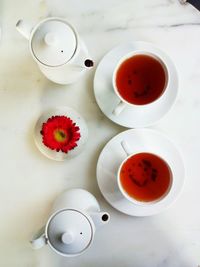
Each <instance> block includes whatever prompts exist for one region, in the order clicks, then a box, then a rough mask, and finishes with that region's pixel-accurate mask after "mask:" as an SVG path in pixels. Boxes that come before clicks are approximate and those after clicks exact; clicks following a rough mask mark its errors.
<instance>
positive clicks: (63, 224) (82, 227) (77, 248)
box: [46, 209, 93, 256]
mask: <svg viewBox="0 0 200 267" xmlns="http://www.w3.org/2000/svg"><path fill="white" fill-rule="evenodd" d="M46 235H47V240H48V242H49V244H50V245H51V246H52V247H53V248H54V249H55V250H56V251H58V252H59V253H61V254H62V255H72V256H73V255H76V254H80V253H81V252H83V251H84V250H85V249H86V248H87V247H88V246H89V245H90V243H91V241H92V238H93V228H92V225H91V222H90V221H89V219H88V218H87V217H86V216H85V215H84V214H83V213H81V212H79V211H77V210H73V209H64V210H61V211H59V212H58V213H56V214H54V215H53V217H51V218H50V220H49V222H48V224H47V229H46Z"/></svg>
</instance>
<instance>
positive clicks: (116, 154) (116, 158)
mask: <svg viewBox="0 0 200 267" xmlns="http://www.w3.org/2000/svg"><path fill="white" fill-rule="evenodd" d="M122 140H126V141H127V143H128V144H129V146H130V148H131V150H132V152H133V153H138V152H144V151H145V152H151V153H153V152H154V153H155V154H157V155H160V156H161V157H162V158H163V159H165V160H166V161H167V162H168V164H169V165H170V167H171V169H172V172H173V185H172V189H171V191H170V192H169V194H168V195H167V196H166V198H164V199H163V200H162V201H161V202H158V203H156V204H154V205H149V206H142V205H141V206H139V205H137V204H134V203H132V202H130V201H128V200H127V199H126V198H125V197H124V196H123V195H122V193H121V192H120V191H119V188H118V185H117V170H118V167H119V166H120V163H121V162H122V161H123V160H124V159H125V158H126V155H125V152H124V150H123V149H122V147H121V144H120V143H121V141H122ZM184 173H185V171H184V164H183V161H182V158H181V156H180V154H179V152H178V150H177V148H176V147H175V145H174V144H173V143H172V142H171V141H170V140H169V139H168V138H167V137H165V136H164V135H163V134H161V133H159V132H157V131H153V130H150V129H134V130H133V129H131V130H127V131H124V132H122V133H120V134H118V135H117V136H115V137H114V138H112V139H111V140H110V141H109V142H108V143H107V144H106V146H105V147H104V149H103V150H102V152H101V154H100V156H99V159H98V163H97V182H98V185H99V188H100V190H101V193H102V194H103V196H104V198H105V199H106V200H107V201H108V202H109V203H110V205H111V206H113V207H114V208H115V209H117V210H119V211H121V212H123V213H125V214H128V215H132V216H150V215H154V214H157V213H159V212H161V211H163V210H164V209H166V208H167V207H168V206H169V205H170V204H172V203H173V202H174V200H175V199H176V198H177V196H178V195H179V193H180V191H181V189H182V187H183V184H184Z"/></svg>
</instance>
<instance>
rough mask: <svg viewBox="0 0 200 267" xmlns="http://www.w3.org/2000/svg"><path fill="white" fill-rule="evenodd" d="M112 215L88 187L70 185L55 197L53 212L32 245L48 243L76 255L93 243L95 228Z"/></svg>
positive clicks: (63, 252)
mask: <svg viewBox="0 0 200 267" xmlns="http://www.w3.org/2000/svg"><path fill="white" fill-rule="evenodd" d="M109 219H110V216H109V214H108V213H106V212H100V207H99V204H98V202H97V200H96V198H95V197H94V196H93V195H92V194H91V193H89V192H88V191H86V190H83V189H70V190H67V191H65V192H64V193H63V194H61V195H60V196H59V197H58V198H57V199H56V201H55V203H54V206H53V211H52V215H51V216H50V218H49V219H48V221H47V223H46V225H45V226H43V227H42V229H41V230H39V231H38V233H37V234H36V235H35V236H34V237H33V239H32V240H31V243H32V246H33V248H36V249H37V248H41V247H43V246H44V245H46V244H48V245H49V246H50V247H51V248H52V249H53V250H54V251H55V252H57V253H58V254H59V255H62V256H68V257H69V256H77V255H80V254H81V253H83V252H84V251H85V250H86V249H87V248H88V247H89V246H90V245H91V243H92V241H93V238H94V234H95V231H96V229H97V228H98V227H99V226H101V225H104V224H106V223H107V222H108V221H109Z"/></svg>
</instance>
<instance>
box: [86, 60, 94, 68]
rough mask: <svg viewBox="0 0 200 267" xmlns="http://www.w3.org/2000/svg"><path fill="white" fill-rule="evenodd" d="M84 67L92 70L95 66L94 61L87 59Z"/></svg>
mask: <svg viewBox="0 0 200 267" xmlns="http://www.w3.org/2000/svg"><path fill="white" fill-rule="evenodd" d="M84 65H85V67H86V68H92V67H93V66H94V61H93V60H91V59H86V60H85V62H84Z"/></svg>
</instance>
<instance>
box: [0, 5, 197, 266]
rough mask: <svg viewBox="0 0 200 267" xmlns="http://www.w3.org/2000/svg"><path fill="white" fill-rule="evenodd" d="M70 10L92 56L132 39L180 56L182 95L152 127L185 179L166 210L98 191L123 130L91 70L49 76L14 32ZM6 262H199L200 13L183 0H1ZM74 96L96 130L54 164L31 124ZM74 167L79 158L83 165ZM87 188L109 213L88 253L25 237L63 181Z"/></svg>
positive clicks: (1, 193) (1, 208)
mask: <svg viewBox="0 0 200 267" xmlns="http://www.w3.org/2000/svg"><path fill="white" fill-rule="evenodd" d="M48 15H56V16H64V17H66V18H67V19H68V20H69V21H70V22H71V23H73V24H74V26H75V27H76V28H77V29H78V31H79V33H80V34H81V35H82V37H83V39H84V40H85V42H86V44H87V46H88V48H89V50H90V52H91V54H92V55H93V58H94V59H95V61H96V63H98V62H99V60H100V59H101V57H102V56H103V55H104V54H105V53H106V52H107V51H109V49H111V48H112V47H113V46H115V45H117V44H118V43H120V42H125V41H130V40H144V41H149V42H153V43H156V44H157V45H159V46H160V47H161V48H162V49H164V50H165V51H166V52H168V54H169V55H170V56H171V57H172V59H173V60H174V62H175V64H176V66H177V68H178V71H179V76H180V94H179V97H178V101H177V103H176V104H175V106H174V108H173V109H172V110H171V111H170V112H169V114H168V115H167V116H166V117H165V118H164V119H163V120H162V121H161V122H160V123H159V124H158V125H156V126H155V127H153V128H155V129H158V130H160V131H163V132H165V133H167V134H168V136H169V137H170V138H172V139H173V140H174V141H175V142H176V143H177V145H179V147H180V149H181V151H182V154H183V156H184V159H185V164H186V171H187V180H186V183H185V187H184V190H183V193H182V195H181V196H180V198H179V199H178V201H177V202H176V203H175V204H174V205H173V206H172V207H171V208H170V209H168V210H167V211H166V212H164V213H162V214H160V215H157V216H153V217H149V218H134V217H129V216H126V215H123V214H121V213H119V212H117V211H115V210H114V209H112V208H111V207H110V206H109V205H108V204H107V203H106V202H105V201H104V199H103V198H102V196H101V194H100V192H99V189H98V187H97V183H96V177H95V168H96V163H97V159H98V156H99V154H100V151H101V149H102V148H103V146H104V145H105V144H106V142H107V141H108V140H109V139H110V138H112V137H113V136H114V135H115V134H117V133H119V132H121V131H123V130H125V129H124V128H122V127H120V126H117V125H115V124H114V123H112V122H110V121H109V120H108V119H107V118H106V117H104V116H103V114H102V113H101V112H100V110H99V108H98V106H97V105H96V102H95V98H94V94H93V88H92V80H93V76H94V71H95V70H93V71H91V72H90V73H88V74H87V75H86V77H85V78H84V79H82V80H80V81H79V82H78V83H77V84H75V85H74V86H68V87H67V86H57V85H55V84H53V83H51V82H49V81H47V80H46V78H45V77H43V76H42V75H41V74H40V72H39V69H38V68H37V66H36V65H35V63H34V62H33V60H32V59H31V56H30V54H29V52H28V45H27V42H26V41H25V40H24V39H23V38H22V37H21V36H20V35H19V34H18V33H17V32H16V30H15V23H16V21H17V20H18V19H20V18H24V19H27V20H31V21H33V22H37V21H38V20H40V19H42V18H44V17H46V16H48ZM0 25H1V27H2V39H1V42H0V114H1V116H0V159H1V163H0V171H1V175H0V266H2V267H11V266H16V267H46V266H48V267H53V266H54V267H57V266H58V267H61V266H62V267H64V266H66V267H67V266H71V267H75V266H81V267H84V266H87V267H88V266H90V267H92V266H95V267H103V266H106V267H107V266H111V267H112V266H115V267H197V265H198V264H200V211H199V203H200V178H199V177H200V176H199V172H200V169H199V166H200V163H199V158H200V157H199V155H200V119H199V118H200V52H199V50H200V13H199V12H198V11H196V10H195V9H194V8H193V7H191V6H189V5H187V6H181V5H179V2H178V1H177V0H101V1H97V0H84V1H83V0H82V1H81V0H46V1H44V0H42V1H41V0H26V1H23V0H18V1H14V0H13V1H12V0H3V1H2V0H0ZM56 105H70V106H71V107H73V108H75V109H77V110H78V111H79V112H80V113H81V114H82V115H83V116H84V117H85V118H86V120H87V122H88V126H89V131H90V139H89V142H88V144H87V147H86V150H85V151H84V152H83V154H81V155H80V156H79V157H77V158H76V159H75V160H72V161H67V162H64V163H58V162H54V161H51V160H49V159H47V158H45V157H44V156H43V155H41V154H40V153H39V151H38V150H37V149H36V147H35V145H34V143H33V138H32V129H33V123H34V122H35V120H36V119H37V117H38V115H39V114H40V112H41V111H42V110H43V109H44V108H46V107H49V106H56ZM77 166H79V167H78V168H77ZM74 186H77V187H83V188H86V189H88V190H89V191H91V192H92V193H93V194H94V195H95V196H96V197H97V198H98V199H99V200H100V203H101V206H102V208H104V209H106V210H108V211H109V212H110V213H111V216H112V220H111V222H110V224H109V225H108V226H106V227H105V228H102V229H101V230H99V231H98V232H97V234H96V238H95V242H94V244H93V246H92V247H91V248H90V249H89V250H88V251H87V252H86V253H85V254H84V255H82V256H80V257H77V258H70V259H64V258H61V257H59V256H56V255H55V254H54V253H53V252H51V251H50V249H48V248H47V247H46V248H44V249H41V250H40V251H33V250H32V249H31V248H30V246H29V243H28V240H29V239H30V237H31V235H32V234H33V233H34V231H35V230H36V229H37V228H38V227H40V226H41V225H43V224H44V223H45V222H46V220H47V218H48V214H49V211H50V207H51V204H52V202H53V200H54V199H55V197H56V196H57V195H58V194H59V193H60V192H62V191H63V190H64V189H66V188H70V187H74Z"/></svg>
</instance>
